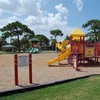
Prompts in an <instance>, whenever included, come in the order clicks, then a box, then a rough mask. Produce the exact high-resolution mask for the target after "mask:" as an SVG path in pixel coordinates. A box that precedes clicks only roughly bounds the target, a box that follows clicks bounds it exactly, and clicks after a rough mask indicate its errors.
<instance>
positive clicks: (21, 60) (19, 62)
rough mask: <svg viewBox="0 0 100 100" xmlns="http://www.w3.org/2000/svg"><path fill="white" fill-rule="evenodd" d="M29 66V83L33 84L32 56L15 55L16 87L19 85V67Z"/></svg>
mask: <svg viewBox="0 0 100 100" xmlns="http://www.w3.org/2000/svg"><path fill="white" fill-rule="evenodd" d="M24 66H29V83H30V84H32V55H31V54H29V55H17V54H15V55H14V72H15V85H18V67H24Z"/></svg>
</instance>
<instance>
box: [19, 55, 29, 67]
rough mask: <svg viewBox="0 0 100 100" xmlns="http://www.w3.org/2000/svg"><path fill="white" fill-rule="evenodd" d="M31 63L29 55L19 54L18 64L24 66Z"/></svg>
mask: <svg viewBox="0 0 100 100" xmlns="http://www.w3.org/2000/svg"><path fill="white" fill-rule="evenodd" d="M28 64H29V58H28V56H27V55H25V56H21V55H20V56H18V66H19V67H22V66H28Z"/></svg>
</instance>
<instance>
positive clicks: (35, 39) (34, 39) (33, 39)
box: [30, 38, 39, 42]
mask: <svg viewBox="0 0 100 100" xmlns="http://www.w3.org/2000/svg"><path fill="white" fill-rule="evenodd" d="M30 41H33V42H38V41H39V39H38V38H32V39H30Z"/></svg>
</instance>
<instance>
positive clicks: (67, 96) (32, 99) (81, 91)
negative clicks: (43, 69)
mask: <svg viewBox="0 0 100 100" xmlns="http://www.w3.org/2000/svg"><path fill="white" fill-rule="evenodd" d="M0 100H100V76H91V77H89V78H85V79H79V80H76V81H73V82H68V83H64V84H59V85H55V86H50V87H47V88H43V89H38V90H34V91H30V92H25V93H19V94H14V95H10V96H6V97H1V98H0Z"/></svg>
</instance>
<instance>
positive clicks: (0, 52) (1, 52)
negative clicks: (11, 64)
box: [0, 51, 13, 55]
mask: <svg viewBox="0 0 100 100" xmlns="http://www.w3.org/2000/svg"><path fill="white" fill-rule="evenodd" d="M1 54H13V52H4V51H0V55H1Z"/></svg>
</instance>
